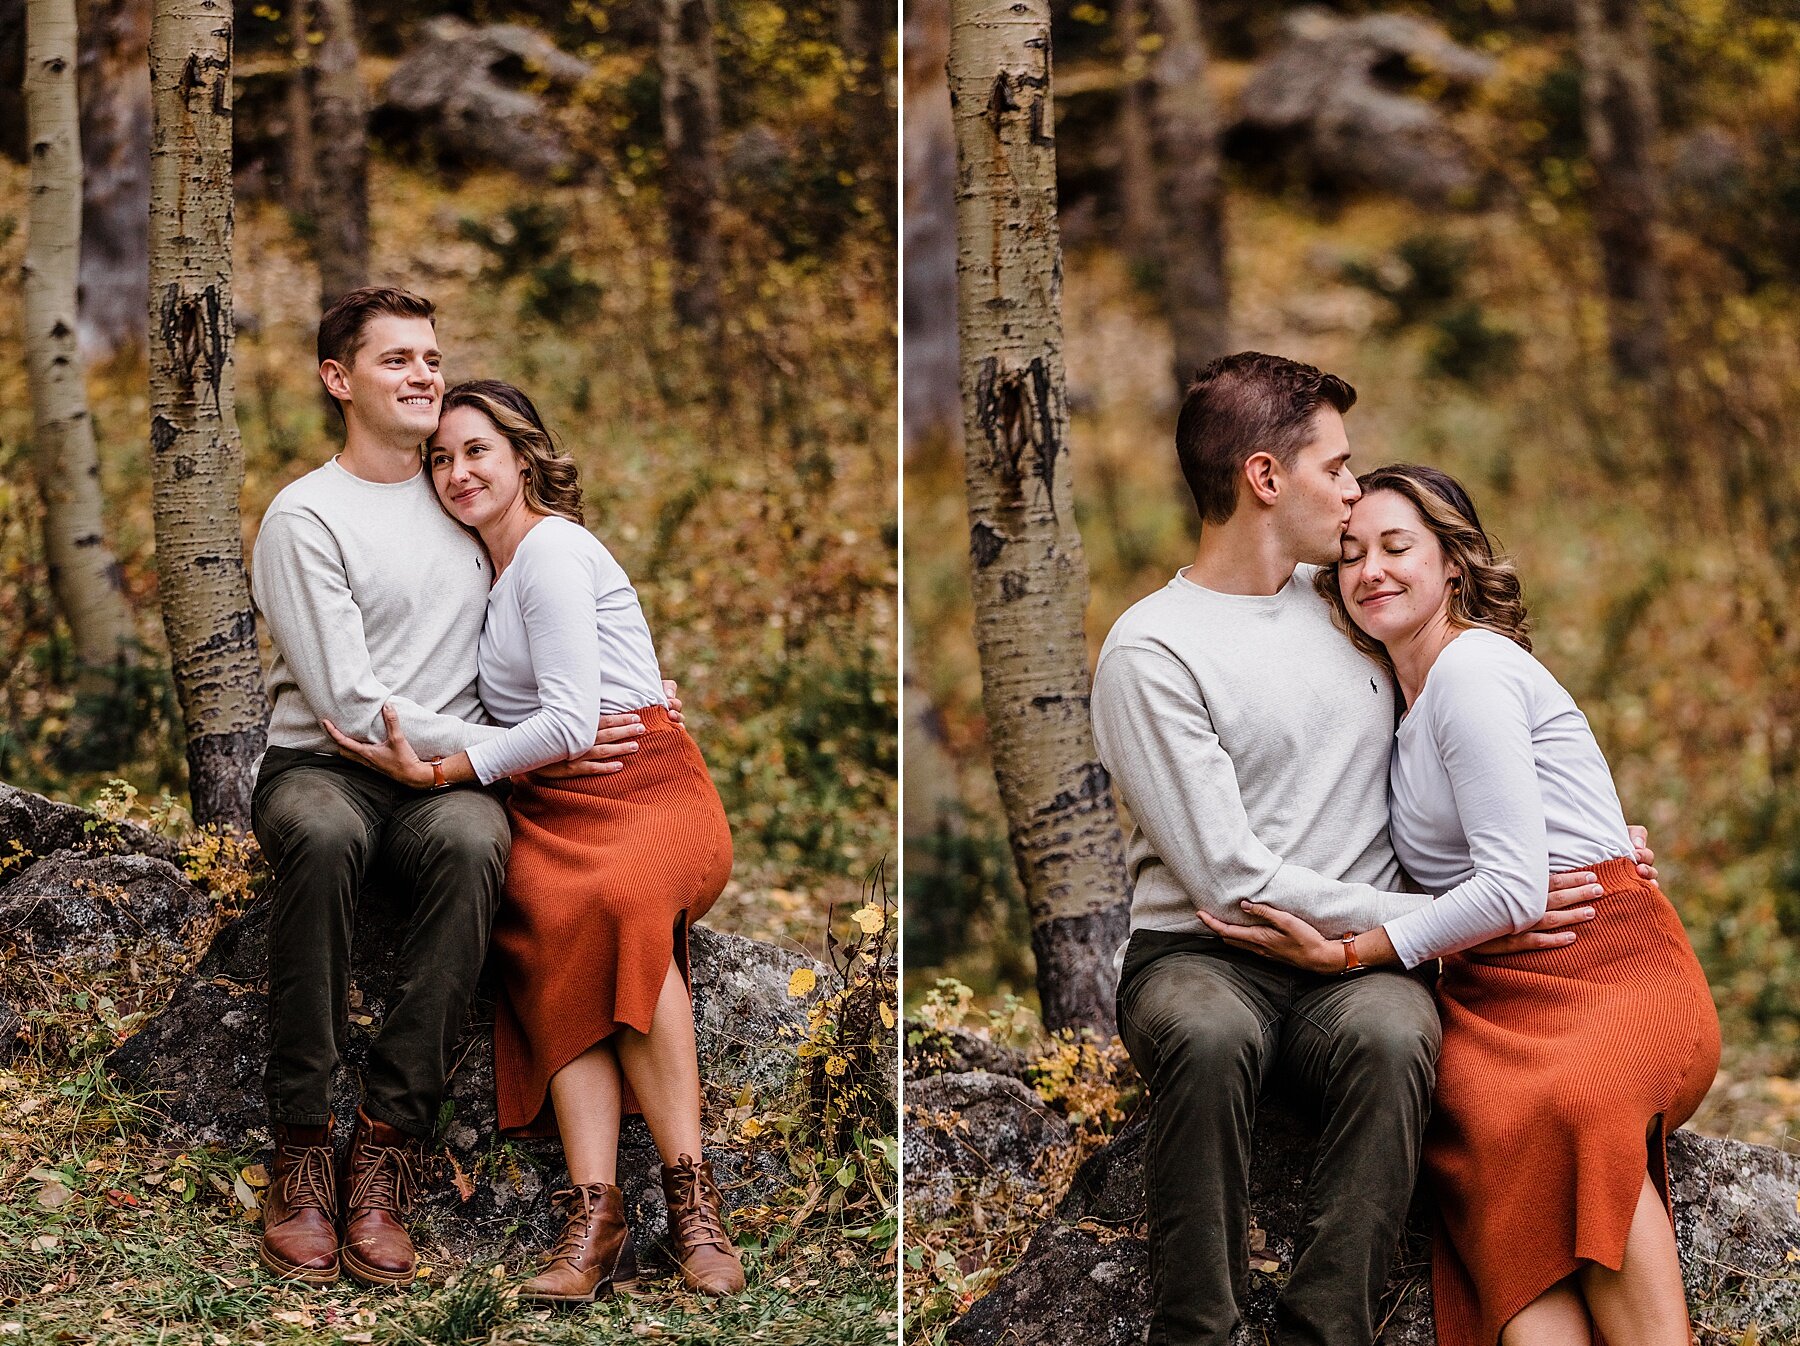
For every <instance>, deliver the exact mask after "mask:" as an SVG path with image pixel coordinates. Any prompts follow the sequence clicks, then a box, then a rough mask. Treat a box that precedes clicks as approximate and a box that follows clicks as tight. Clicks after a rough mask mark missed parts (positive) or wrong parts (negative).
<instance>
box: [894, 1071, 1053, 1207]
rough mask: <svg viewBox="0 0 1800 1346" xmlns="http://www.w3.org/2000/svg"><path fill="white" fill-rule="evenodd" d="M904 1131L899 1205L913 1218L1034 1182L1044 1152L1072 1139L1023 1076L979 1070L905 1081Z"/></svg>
mask: <svg viewBox="0 0 1800 1346" xmlns="http://www.w3.org/2000/svg"><path fill="white" fill-rule="evenodd" d="M905 1136H906V1144H905V1149H904V1153H903V1161H904V1163H905V1166H906V1213H907V1218H908V1219H917V1220H934V1219H939V1218H941V1217H943V1216H945V1215H948V1214H950V1213H951V1212H952V1211H953V1210H955V1209H956V1208H957V1207H958V1206H959V1205H961V1204H964V1203H971V1202H974V1203H979V1202H983V1201H987V1200H989V1199H991V1198H993V1197H995V1196H997V1195H1001V1194H1004V1195H1006V1196H1007V1197H1009V1198H1014V1199H1016V1198H1018V1197H1020V1196H1023V1195H1025V1194H1026V1193H1029V1192H1035V1191H1038V1190H1040V1189H1041V1188H1042V1186H1043V1181H1042V1179H1043V1176H1044V1174H1043V1163H1044V1160H1045V1158H1046V1157H1047V1156H1050V1155H1052V1154H1054V1153H1055V1152H1056V1151H1058V1150H1061V1149H1063V1148H1064V1147H1066V1146H1068V1145H1070V1144H1072V1143H1073V1142H1074V1139H1075V1133H1074V1131H1073V1130H1072V1129H1071V1128H1070V1126H1069V1124H1068V1122H1066V1121H1064V1120H1063V1118H1062V1116H1061V1114H1059V1113H1057V1112H1056V1111H1055V1110H1054V1109H1053V1108H1051V1107H1050V1105H1049V1104H1047V1103H1045V1102H1044V1101H1043V1100H1041V1099H1040V1098H1038V1096H1037V1095H1036V1094H1035V1093H1033V1092H1032V1091H1031V1090H1030V1089H1029V1088H1027V1087H1026V1086H1025V1085H1024V1084H1022V1083H1020V1082H1019V1081H1018V1080H1016V1079H1013V1078H1012V1077H1011V1076H1007V1075H990V1074H987V1073H986V1072H983V1071H979V1070H971V1071H963V1072H961V1073H958V1074H954V1075H932V1076H929V1077H927V1078H925V1079H922V1080H918V1081H916V1082H912V1083H909V1084H908V1085H907V1088H906V1129H905Z"/></svg>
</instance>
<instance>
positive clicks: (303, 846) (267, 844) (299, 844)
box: [252, 771, 375, 873]
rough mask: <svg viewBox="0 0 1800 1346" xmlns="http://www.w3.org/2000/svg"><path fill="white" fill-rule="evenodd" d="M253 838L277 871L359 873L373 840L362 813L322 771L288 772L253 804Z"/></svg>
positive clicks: (371, 847) (364, 863)
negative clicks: (328, 869) (301, 869)
mask: <svg viewBox="0 0 1800 1346" xmlns="http://www.w3.org/2000/svg"><path fill="white" fill-rule="evenodd" d="M252 827H253V830H254V831H255V833H256V839H257V842H258V844H259V845H261V847H262V849H263V853H264V854H265V855H267V856H268V857H269V860H270V863H271V864H273V865H275V866H276V867H277V869H279V870H287V869H292V868H294V867H296V866H299V865H314V866H321V867H337V866H343V867H344V868H346V869H347V870H349V871H350V872H351V873H360V872H361V870H362V869H363V867H364V866H365V865H366V864H367V863H368V859H369V856H370V853H371V852H372V851H373V849H374V844H375V838H374V836H373V834H372V833H371V832H370V830H369V824H368V821H367V820H366V819H365V818H364V817H363V815H362V813H361V812H360V811H359V810H358V809H357V808H356V807H355V805H353V804H352V803H351V802H350V801H349V800H348V799H346V798H345V797H344V795H343V793H342V792H341V791H339V790H338V789H337V788H335V782H334V781H333V780H332V778H331V777H330V776H329V775H328V774H327V773H325V772H311V771H289V772H287V773H286V774H285V775H283V776H281V777H280V778H278V779H277V780H275V781H274V782H273V783H272V784H271V785H270V786H269V787H268V789H267V790H265V791H264V792H263V793H262V795H261V796H260V797H259V798H258V799H257V801H256V807H255V816H254V819H253V822H252Z"/></svg>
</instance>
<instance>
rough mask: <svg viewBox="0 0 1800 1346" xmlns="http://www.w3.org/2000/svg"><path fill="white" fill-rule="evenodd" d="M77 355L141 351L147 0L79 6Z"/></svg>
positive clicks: (145, 287)
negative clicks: (81, 170) (132, 348)
mask: <svg viewBox="0 0 1800 1346" xmlns="http://www.w3.org/2000/svg"><path fill="white" fill-rule="evenodd" d="M77 22H78V23H79V24H80V26H81V72H80V77H79V83H80V85H81V157H82V164H83V168H84V173H83V176H82V193H81V352H82V354H83V355H84V356H85V357H86V358H87V359H88V360H90V361H93V360H104V359H107V358H109V357H111V356H112V355H115V354H116V353H118V352H119V351H121V350H123V349H124V348H126V347H127V346H138V345H142V343H143V341H144V314H145V312H146V311H147V309H148V306H149V299H150V290H149V283H150V282H149V277H150V61H149V50H150V0H82V4H81V9H80V15H79V18H78V20H77Z"/></svg>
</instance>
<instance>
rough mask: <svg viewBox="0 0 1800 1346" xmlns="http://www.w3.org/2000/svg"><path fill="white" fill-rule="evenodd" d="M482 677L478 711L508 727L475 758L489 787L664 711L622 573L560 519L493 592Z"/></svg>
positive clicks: (536, 529) (652, 651) (639, 613)
mask: <svg viewBox="0 0 1800 1346" xmlns="http://www.w3.org/2000/svg"><path fill="white" fill-rule="evenodd" d="M480 671H481V678H480V681H481V703H482V705H483V706H485V707H486V708H487V712H488V714H489V715H491V716H492V717H493V718H494V719H495V720H496V721H497V722H498V723H500V724H503V725H507V726H509V727H508V728H507V730H506V732H505V733H503V734H500V735H499V736H498V737H495V738H491V739H488V740H487V741H486V742H482V743H477V744H474V745H473V746H472V747H470V749H469V762H470V765H472V766H473V767H474V768H475V775H476V776H477V778H479V779H480V780H481V782H482V783H483V784H491V783H492V782H494V781H496V780H498V779H499V778H500V777H502V776H511V775H515V774H517V773H519V772H521V771H530V770H533V769H534V768H536V767H540V766H545V765H547V764H548V763H551V762H560V761H562V760H563V759H564V758H567V757H570V756H572V755H573V754H575V753H578V752H581V751H582V750H584V749H586V748H588V747H591V746H592V744H593V742H594V730H595V726H596V724H597V723H598V721H599V719H600V717H601V716H602V715H613V714H618V713H620V712H623V711H629V710H641V709H642V708H643V707H645V706H663V705H667V704H668V700H667V698H666V697H665V696H664V695H663V686H662V673H661V672H660V670H659V668H658V666H657V662H656V648H655V646H654V645H653V644H652V643H651V640H650V626H649V623H648V622H646V621H645V620H644V610H643V608H642V606H641V605H640V604H639V603H638V596H637V590H635V589H633V588H632V587H631V580H630V579H629V578H628V577H627V576H626V574H625V570H624V567H622V566H621V565H620V564H619V563H618V562H617V561H615V560H614V559H613V556H612V553H611V552H609V551H607V549H606V548H605V547H604V546H602V545H601V543H600V541H599V539H598V538H596V537H595V536H594V535H593V534H592V533H590V532H588V530H587V529H585V528H583V527H582V526H581V525H580V524H578V523H572V522H570V521H569V520H568V519H563V518H558V517H556V516H554V515H553V516H551V517H549V518H546V519H543V520H541V521H539V522H538V523H537V524H535V525H534V526H533V527H532V529H531V531H530V532H528V533H526V534H525V536H524V538H523V539H521V541H520V542H519V547H518V550H517V551H515V552H514V553H513V559H512V564H510V565H509V566H507V567H506V569H505V570H504V571H502V572H501V574H500V578H499V579H498V580H496V581H495V582H494V587H493V589H492V590H490V591H489V593H488V601H487V622H486V624H485V625H484V626H483V627H482V628H481V653H480Z"/></svg>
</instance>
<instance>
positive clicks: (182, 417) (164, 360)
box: [150, 0, 268, 827]
mask: <svg viewBox="0 0 1800 1346" xmlns="http://www.w3.org/2000/svg"><path fill="white" fill-rule="evenodd" d="M231 25H232V11H231V4H230V0H156V7H155V15H154V18H153V21H152V24H151V30H150V87H151V101H152V111H153V119H152V128H151V139H150V295H151V300H150V334H151V335H150V450H151V453H150V470H151V491H152V500H153V505H154V509H155V515H156V573H157V579H158V582H159V585H160V590H161V600H162V610H163V628H164V630H165V631H166V632H167V633H168V638H169V656H170V659H171V661H172V663H173V665H174V674H175V691H176V695H177V696H178V697H179V698H180V700H181V711H182V718H183V720H184V722H185V723H186V726H187V736H188V742H187V757H188V791H189V794H190V796H191V797H192V800H193V812H194V818H195V820H196V821H197V822H200V823H202V824H206V823H223V824H230V825H234V826H237V827H247V826H248V825H249V820H250V788H251V785H252V783H253V782H252V776H251V769H250V768H251V763H252V762H254V761H255V760H256V758H257V756H258V755H259V754H260V753H261V752H262V747H263V742H264V736H265V729H266V726H267V723H268V703H267V700H266V698H265V696H264V693H263V686H262V669H261V665H260V662H259V660H258V657H257V648H256V618H255V615H254V613H253V611H252V609H251V606H250V589H249V585H248V583H247V582H246V581H245V578H244V551H243V541H242V536H241V534H240V532H239V523H238V494H239V492H240V491H241V490H242V488H243V482H244V459H243V447H242V445H241V444H240V442H239V440H238V430H237V414H236V408H235V393H236V390H235V387H234V383H233V376H232V367H231V348H232V335H233V329H232V312H231Z"/></svg>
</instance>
